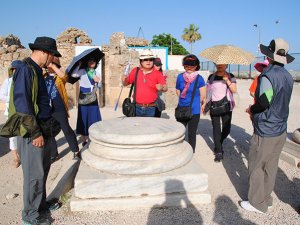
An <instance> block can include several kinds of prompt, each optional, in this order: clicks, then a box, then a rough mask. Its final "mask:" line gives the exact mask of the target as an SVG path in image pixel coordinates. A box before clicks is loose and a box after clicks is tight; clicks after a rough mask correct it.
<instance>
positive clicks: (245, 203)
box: [240, 201, 265, 214]
mask: <svg viewBox="0 0 300 225" xmlns="http://www.w3.org/2000/svg"><path fill="white" fill-rule="evenodd" d="M240 205H241V207H242V208H243V209H246V210H247V211H250V212H257V213H261V214H265V213H264V212H262V211H260V210H258V209H257V208H255V207H254V206H252V205H251V204H250V202H249V201H242V202H241V203H240Z"/></svg>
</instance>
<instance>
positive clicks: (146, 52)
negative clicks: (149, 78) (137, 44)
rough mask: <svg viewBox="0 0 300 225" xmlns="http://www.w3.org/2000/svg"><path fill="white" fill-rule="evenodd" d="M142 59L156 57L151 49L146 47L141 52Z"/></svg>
mask: <svg viewBox="0 0 300 225" xmlns="http://www.w3.org/2000/svg"><path fill="white" fill-rule="evenodd" d="M139 58H140V59H151V58H155V57H154V54H153V52H152V51H151V50H150V49H145V50H143V51H142V52H141V54H140V57H139Z"/></svg>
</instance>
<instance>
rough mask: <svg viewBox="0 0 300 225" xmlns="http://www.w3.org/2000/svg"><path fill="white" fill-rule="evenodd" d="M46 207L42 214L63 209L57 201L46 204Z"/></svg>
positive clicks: (42, 209) (41, 210)
mask: <svg viewBox="0 0 300 225" xmlns="http://www.w3.org/2000/svg"><path fill="white" fill-rule="evenodd" d="M46 204H47V205H46V206H44V207H43V208H41V209H40V210H39V211H40V212H41V213H47V212H49V211H50V212H53V211H55V210H58V209H59V208H60V207H61V205H62V204H61V202H60V201H59V200H57V199H53V200H51V201H48V202H46Z"/></svg>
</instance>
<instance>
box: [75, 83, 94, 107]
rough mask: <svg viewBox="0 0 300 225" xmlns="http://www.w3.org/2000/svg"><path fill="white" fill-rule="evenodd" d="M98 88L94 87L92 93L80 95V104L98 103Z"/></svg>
mask: <svg viewBox="0 0 300 225" xmlns="http://www.w3.org/2000/svg"><path fill="white" fill-rule="evenodd" d="M96 91H97V88H96V87H95V86H94V87H93V90H92V91H91V92H86V93H79V98H78V104H79V105H89V104H92V103H95V102H96V101H97V93H96Z"/></svg>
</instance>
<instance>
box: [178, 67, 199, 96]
mask: <svg viewBox="0 0 300 225" xmlns="http://www.w3.org/2000/svg"><path fill="white" fill-rule="evenodd" d="M197 75H198V71H195V72H193V73H187V72H185V73H184V74H183V79H184V88H183V91H182V93H181V95H180V97H181V98H185V97H186V93H187V91H188V89H189V87H190V84H191V83H192V82H193V81H194V80H195V79H196V77H197Z"/></svg>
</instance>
